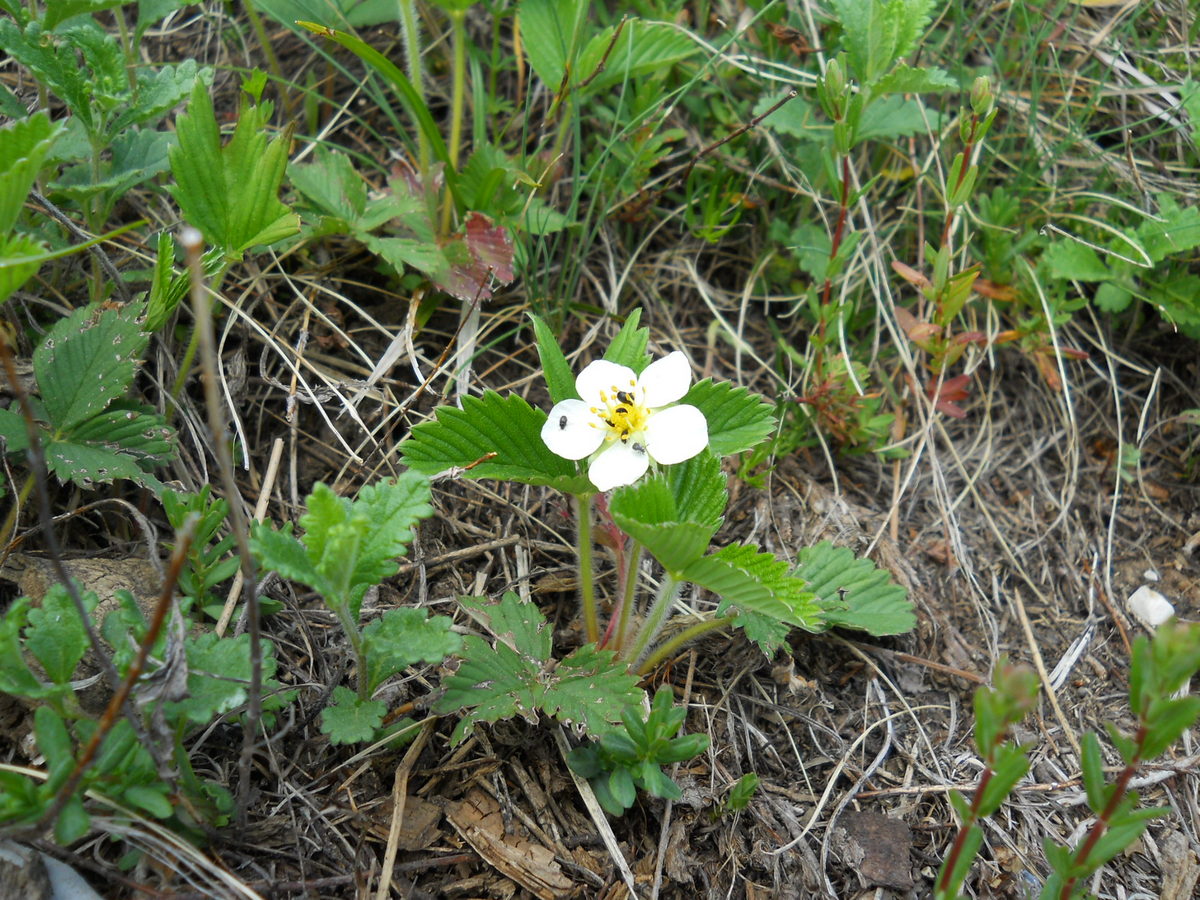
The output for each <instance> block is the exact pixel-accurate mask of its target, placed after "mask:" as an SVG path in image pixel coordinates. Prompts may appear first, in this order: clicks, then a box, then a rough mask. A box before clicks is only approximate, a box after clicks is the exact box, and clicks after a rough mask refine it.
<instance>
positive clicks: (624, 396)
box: [617, 391, 633, 403]
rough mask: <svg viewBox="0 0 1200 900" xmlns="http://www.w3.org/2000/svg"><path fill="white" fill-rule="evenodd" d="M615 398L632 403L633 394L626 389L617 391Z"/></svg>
mask: <svg viewBox="0 0 1200 900" xmlns="http://www.w3.org/2000/svg"><path fill="white" fill-rule="evenodd" d="M617 400H619V401H620V402H621V403H632V402H633V396H632V395H631V394H630V393H629V392H627V391H617Z"/></svg>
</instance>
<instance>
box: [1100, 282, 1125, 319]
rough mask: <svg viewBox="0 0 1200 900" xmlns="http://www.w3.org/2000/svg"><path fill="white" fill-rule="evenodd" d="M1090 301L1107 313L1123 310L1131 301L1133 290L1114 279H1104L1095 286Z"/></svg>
mask: <svg viewBox="0 0 1200 900" xmlns="http://www.w3.org/2000/svg"><path fill="white" fill-rule="evenodd" d="M1092 302H1093V303H1094V304H1095V305H1096V308H1097V309H1100V310H1103V311H1104V312H1107V313H1119V312H1124V311H1125V310H1126V309H1128V308H1129V304H1130V303H1132V302H1133V292H1132V291H1130V290H1129V288H1127V287H1125V286H1124V285H1120V284H1117V283H1116V282H1115V281H1106V282H1104V283H1103V284H1101V285H1100V286H1099V287H1097V288H1096V295H1095V296H1094V297H1093V298H1092Z"/></svg>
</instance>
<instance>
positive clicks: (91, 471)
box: [45, 441, 162, 493]
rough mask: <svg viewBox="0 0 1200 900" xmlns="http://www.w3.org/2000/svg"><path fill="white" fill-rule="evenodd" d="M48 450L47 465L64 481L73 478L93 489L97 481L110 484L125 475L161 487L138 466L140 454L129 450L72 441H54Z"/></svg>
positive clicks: (77, 482) (76, 482) (46, 449)
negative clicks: (133, 454)
mask: <svg viewBox="0 0 1200 900" xmlns="http://www.w3.org/2000/svg"><path fill="white" fill-rule="evenodd" d="M45 451H46V465H47V467H48V468H49V469H50V471H51V472H53V473H54V474H55V475H56V476H58V479H59V480H60V481H61V482H62V483H63V484H66V483H68V482H72V483H74V484H77V485H79V486H80V487H81V488H88V489H91V488H93V487H95V486H96V485H97V484H111V483H112V482H113V481H115V480H116V479H118V478H126V479H128V480H130V481H133V482H136V483H137V484H140V485H142V486H144V487H148V488H150V489H152V490H153V491H155V492H156V493H157V492H158V491H160V490H162V482H161V481H159V480H158V479H157V478H155V477H154V476H153V475H151V474H150V473H149V472H147V471H146V470H145V469H143V468H142V467H141V466H139V465H138V461H137V458H136V457H134V456H131V455H129V454H128V453H120V452H118V451H115V450H107V449H105V448H103V447H98V446H96V445H95V444H77V443H74V442H72V441H51V442H50V443H48V444H47V445H46V447H45Z"/></svg>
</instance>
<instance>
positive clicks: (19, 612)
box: [0, 597, 51, 699]
mask: <svg viewBox="0 0 1200 900" xmlns="http://www.w3.org/2000/svg"><path fill="white" fill-rule="evenodd" d="M30 605H31V604H30V601H29V598H28V597H21V598H20V599H18V600H17V601H15V602H14V603H13V604H12V605H11V606H9V608H8V609H7V610H6V611H5V613H4V616H3V617H2V618H0V692H2V693H5V694H11V695H13V696H15V697H28V698H31V699H32V698H37V697H42V696H45V695H47V694H49V693H51V691H47V690H46V689H45V688H43V687H42V686H41V683H40V682H39V681H38V680H37V678H36V677H34V674H33V672H32V671H30V669H29V666H28V665H27V664H26V662H25V657H24V655H23V653H22V649H21V648H22V644H23V641H22V638H21V631H22V630H23V629H24V628H25V625H26V622H27V621H28V617H29V612H30Z"/></svg>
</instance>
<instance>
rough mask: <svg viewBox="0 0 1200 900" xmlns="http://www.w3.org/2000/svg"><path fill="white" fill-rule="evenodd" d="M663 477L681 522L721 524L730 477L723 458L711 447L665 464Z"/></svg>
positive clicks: (726, 501) (727, 498) (727, 500)
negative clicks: (687, 457) (725, 469)
mask: <svg viewBox="0 0 1200 900" xmlns="http://www.w3.org/2000/svg"><path fill="white" fill-rule="evenodd" d="M662 477H663V480H664V481H665V483H666V485H667V488H668V490H669V491H670V493H671V496H672V498H673V499H674V503H675V516H676V518H678V519H679V521H681V522H697V523H700V524H702V525H715V526H718V527H719V526H720V524H721V522H722V521H723V519H722V516H723V515H724V513H725V506H726V504H727V503H728V502H729V491H728V490H727V488H726V482H727V479H726V477H725V473H724V471H722V469H721V460H719V459H718V458H717V456H716V455H715V454H714V453H713V452H712V451H711V450H702V451H701V452H700V453H698V454H696V455H695V456H693V457H692V458H691V459H689V460H685V461H684V462H681V463H678V464H676V465H673V466H664V467H663V469H662Z"/></svg>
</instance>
